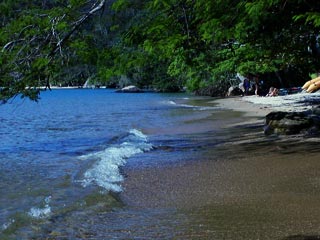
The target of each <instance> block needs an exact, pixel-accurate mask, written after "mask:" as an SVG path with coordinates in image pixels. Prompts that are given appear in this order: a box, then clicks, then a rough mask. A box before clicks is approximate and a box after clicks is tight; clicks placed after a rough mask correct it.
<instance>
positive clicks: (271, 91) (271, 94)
mask: <svg viewBox="0 0 320 240" xmlns="http://www.w3.org/2000/svg"><path fill="white" fill-rule="evenodd" d="M278 92H279V90H278V89H277V88H275V87H271V88H270V89H269V92H268V94H267V95H266V97H274V96H278Z"/></svg>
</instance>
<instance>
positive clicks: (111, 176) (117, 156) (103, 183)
mask: <svg viewBox="0 0 320 240" xmlns="http://www.w3.org/2000/svg"><path fill="white" fill-rule="evenodd" d="M151 149H152V145H151V144H150V143H148V139H147V136H146V135H144V134H143V133H142V132H140V131H139V130H136V129H132V130H130V132H129V135H128V136H127V137H126V138H124V139H123V142H122V143H119V144H117V145H114V146H110V147H108V148H106V149H105V150H103V151H100V152H96V153H91V154H87V155H83V156H81V157H80V158H81V159H91V158H93V159H95V160H96V162H95V163H94V164H93V166H92V167H91V168H90V169H88V170H87V171H86V172H85V173H84V179H83V180H82V185H83V186H84V187H86V186H89V185H91V184H97V185H98V186H100V187H103V188H105V189H106V190H110V191H113V192H121V191H122V187H121V185H120V183H121V182H122V181H123V176H122V175H121V173H120V167H121V166H123V165H124V164H125V163H126V160H127V159H128V158H130V157H132V156H133V155H135V154H138V153H143V152H145V151H150V150H151Z"/></svg>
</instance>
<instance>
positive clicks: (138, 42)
mask: <svg viewBox="0 0 320 240" xmlns="http://www.w3.org/2000/svg"><path fill="white" fill-rule="evenodd" d="M0 12H1V14H0V100H1V101H3V102H5V101H7V100H8V99H10V98H12V97H15V96H22V97H28V98H30V99H32V100H37V99H38V97H39V92H40V91H41V90H40V89H43V87H44V89H50V86H53V85H55V86H82V85H83V84H84V83H85V82H86V81H87V82H90V83H91V84H95V85H106V86H109V87H122V86H125V85H129V84H134V85H137V86H139V87H141V88H151V89H156V90H158V91H180V90H182V89H187V90H188V91H190V92H196V93H199V94H204V95H216V94H218V93H219V91H220V92H222V91H223V90H225V88H228V87H229V86H230V84H231V83H232V81H234V79H235V76H236V74H237V73H240V74H241V75H244V76H246V75H249V74H252V75H256V76H259V77H260V78H263V79H264V81H266V82H267V83H268V82H269V83H270V84H271V83H272V84H276V85H277V84H278V85H279V86H280V87H291V86H299V85H301V84H302V83H303V82H305V81H306V80H308V79H310V74H314V73H318V72H319V71H320V65H319V60H320V58H319V56H320V45H319V44H320V36H319V28H320V4H319V2H318V1H316V0H313V1H312V0H305V1H303V0H292V1H287V0H252V1H242V0H223V1H221V0H212V1H207V0H197V1H196V0H145V1H141V0H100V1H97V0H68V1H67V0H20V1H11V0H3V1H1V3H0ZM217 89H218V90H217Z"/></svg>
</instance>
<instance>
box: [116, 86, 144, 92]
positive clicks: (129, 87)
mask: <svg viewBox="0 0 320 240" xmlns="http://www.w3.org/2000/svg"><path fill="white" fill-rule="evenodd" d="M116 92H118V93H142V92H143V91H142V90H141V89H140V88H138V87H136V86H133V85H130V86H127V87H124V88H122V89H120V90H117V91H116Z"/></svg>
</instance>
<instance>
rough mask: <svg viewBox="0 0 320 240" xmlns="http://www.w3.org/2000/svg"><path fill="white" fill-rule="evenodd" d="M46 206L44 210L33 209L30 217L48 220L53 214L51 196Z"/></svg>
mask: <svg viewBox="0 0 320 240" xmlns="http://www.w3.org/2000/svg"><path fill="white" fill-rule="evenodd" d="M44 201H45V205H44V207H43V208H37V207H32V208H31V209H30V211H29V212H28V215H29V216H30V217H33V218H38V219H40V218H46V217H47V216H49V215H50V214H51V207H50V205H49V203H50V201H51V196H49V197H46V198H45V200H44Z"/></svg>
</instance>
